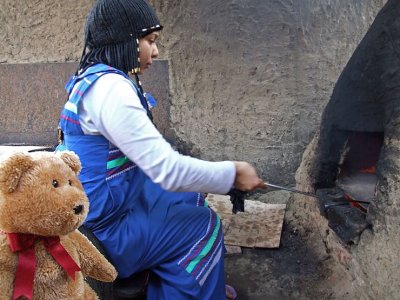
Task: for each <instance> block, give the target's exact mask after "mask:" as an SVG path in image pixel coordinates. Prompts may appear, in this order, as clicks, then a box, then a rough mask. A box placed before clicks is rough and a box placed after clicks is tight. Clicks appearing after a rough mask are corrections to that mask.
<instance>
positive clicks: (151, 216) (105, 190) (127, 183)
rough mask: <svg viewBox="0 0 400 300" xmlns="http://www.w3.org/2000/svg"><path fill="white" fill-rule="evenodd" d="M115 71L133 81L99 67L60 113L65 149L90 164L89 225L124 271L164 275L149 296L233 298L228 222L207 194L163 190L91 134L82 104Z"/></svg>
mask: <svg viewBox="0 0 400 300" xmlns="http://www.w3.org/2000/svg"><path fill="white" fill-rule="evenodd" d="M108 73H117V74H120V75H121V76H124V77H126V78H127V79H129V80H130V78H129V77H128V76H127V75H126V74H125V73H123V72H121V71H119V70H117V69H114V68H112V67H110V66H107V65H104V64H96V65H93V66H91V67H89V68H88V69H86V71H85V72H84V73H82V74H80V75H77V76H73V77H72V78H71V79H70V81H69V82H68V83H67V85H66V89H67V92H68V94H69V98H68V101H67V103H66V104H65V106H64V108H63V110H62V112H61V115H60V122H59V126H60V129H61V130H62V131H63V134H64V139H63V144H62V148H65V149H67V150H71V151H74V152H75V153H76V154H77V155H78V156H79V158H80V160H81V163H82V171H81V173H80V175H79V179H80V180H81V182H82V184H83V187H84V189H85V191H86V193H87V195H88V198H89V201H90V210H89V214H88V217H87V219H86V221H85V225H86V226H87V227H88V228H90V229H91V230H92V231H93V233H94V234H95V235H96V237H97V238H98V239H99V240H100V241H101V243H102V244H103V246H104V248H105V249H106V252H107V255H108V257H109V258H110V260H111V262H112V263H113V265H114V266H115V268H116V269H117V271H118V274H119V275H118V276H119V277H121V278H125V277H128V276H130V275H131V274H133V273H135V272H137V271H140V270H145V269H150V270H151V271H152V273H153V274H155V275H156V276H152V279H151V280H150V282H149V286H148V290H147V298H148V299H154V300H162V299H171V300H180V299H182V300H184V299H201V300H207V299H212V300H223V299H225V282H224V259H223V257H224V249H225V248H224V238H223V233H222V224H221V220H220V218H219V216H218V215H217V214H216V213H215V212H214V211H212V210H211V209H210V208H208V207H207V204H206V203H205V200H204V196H203V195H202V194H200V193H189V192H169V191H166V190H164V189H162V188H161V187H160V186H159V185H158V184H155V183H154V182H152V181H151V180H150V179H149V178H148V177H147V176H146V175H145V174H144V172H143V171H142V170H141V169H140V168H139V167H138V166H136V165H135V163H134V162H132V161H130V160H129V158H128V157H126V156H125V155H124V153H122V152H121V151H120V150H119V149H118V148H117V147H115V146H114V145H112V144H111V143H110V142H109V141H108V140H107V139H106V138H105V137H103V136H101V135H85V134H84V133H83V131H82V128H81V126H80V122H79V111H78V108H79V102H80V101H82V100H83V97H82V96H83V95H85V93H86V91H87V90H88V89H89V88H90V87H91V86H92V84H93V83H94V82H95V81H96V80H97V79H98V78H100V77H101V76H103V75H104V74H108ZM133 86H134V88H135V89H136V92H137V94H138V96H139V98H140V100H141V103H142V105H143V106H144V107H145V108H146V109H147V103H146V99H145V98H144V96H143V95H142V94H141V93H140V91H139V89H138V88H137V87H136V85H135V84H134V85H133Z"/></svg>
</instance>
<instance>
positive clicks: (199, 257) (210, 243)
mask: <svg viewBox="0 0 400 300" xmlns="http://www.w3.org/2000/svg"><path fill="white" fill-rule="evenodd" d="M220 226H221V220H220V218H219V216H217V225H216V226H215V228H214V231H213V233H212V235H211V237H210V239H209V240H208V242H207V245H206V246H205V247H204V248H203V250H202V251H201V252H200V254H199V255H197V256H196V257H195V258H194V259H193V260H192V261H191V263H190V264H189V265H188V266H187V267H186V271H187V272H188V273H191V272H192V271H193V269H194V268H195V267H196V265H197V264H198V263H199V262H200V260H202V259H203V258H204V257H205V256H207V254H208V252H210V249H211V247H212V246H213V244H214V242H215V240H216V239H217V236H218V231H219V227H220Z"/></svg>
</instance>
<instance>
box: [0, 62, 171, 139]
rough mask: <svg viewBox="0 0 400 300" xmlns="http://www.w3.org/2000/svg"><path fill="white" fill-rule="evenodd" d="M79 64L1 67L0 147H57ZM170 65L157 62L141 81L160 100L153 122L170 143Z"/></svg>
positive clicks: (7, 65) (32, 64)
mask: <svg viewBox="0 0 400 300" xmlns="http://www.w3.org/2000/svg"><path fill="white" fill-rule="evenodd" d="M76 67H77V64H76V63H30V64H0V112H1V118H0V145H1V144H3V145H4V144H27V145H55V144H56V143H57V124H58V117H59V114H60V111H61V108H62V106H63V105H64V103H65V101H66V98H67V94H66V92H65V89H64V85H65V83H66V82H67V81H68V78H69V77H70V76H71V75H72V74H73V73H74V72H75V70H76ZM168 78H169V77H168V61H165V60H157V61H155V62H154V63H153V65H152V68H150V69H149V70H148V71H147V72H146V74H145V75H143V76H142V78H141V81H142V82H143V87H144V88H145V90H146V91H148V92H150V93H152V94H153V96H154V97H155V98H156V99H157V100H158V106H157V107H156V108H155V109H154V119H155V122H156V123H157V124H158V125H157V126H158V128H159V130H160V131H161V132H162V133H163V134H164V135H165V136H166V138H167V139H171V138H172V135H171V130H170V127H169V107H170V101H169V79H168Z"/></svg>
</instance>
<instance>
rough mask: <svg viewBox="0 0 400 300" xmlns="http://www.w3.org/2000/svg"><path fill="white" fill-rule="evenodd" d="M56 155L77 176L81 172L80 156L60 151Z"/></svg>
mask: <svg viewBox="0 0 400 300" xmlns="http://www.w3.org/2000/svg"><path fill="white" fill-rule="evenodd" d="M56 154H57V155H58V156H59V157H60V158H61V159H62V160H63V161H64V162H65V163H66V164H67V165H68V167H70V168H71V169H72V171H74V173H75V174H76V175H78V174H79V172H80V171H81V168H82V166H81V161H80V160H79V157H78V155H76V154H75V153H74V152H72V151H60V152H56Z"/></svg>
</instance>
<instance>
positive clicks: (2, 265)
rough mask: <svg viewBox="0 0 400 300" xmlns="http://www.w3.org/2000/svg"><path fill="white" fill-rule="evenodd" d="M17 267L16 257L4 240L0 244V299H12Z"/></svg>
mask: <svg viewBox="0 0 400 300" xmlns="http://www.w3.org/2000/svg"><path fill="white" fill-rule="evenodd" d="M0 240H2V238H1V239H0ZM16 267H17V259H16V257H15V256H14V255H13V254H12V252H11V251H10V249H9V246H8V245H6V244H5V243H4V241H3V240H2V241H1V242H0V299H11V298H12V294H13V290H14V287H13V282H14V276H15V270H16Z"/></svg>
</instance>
